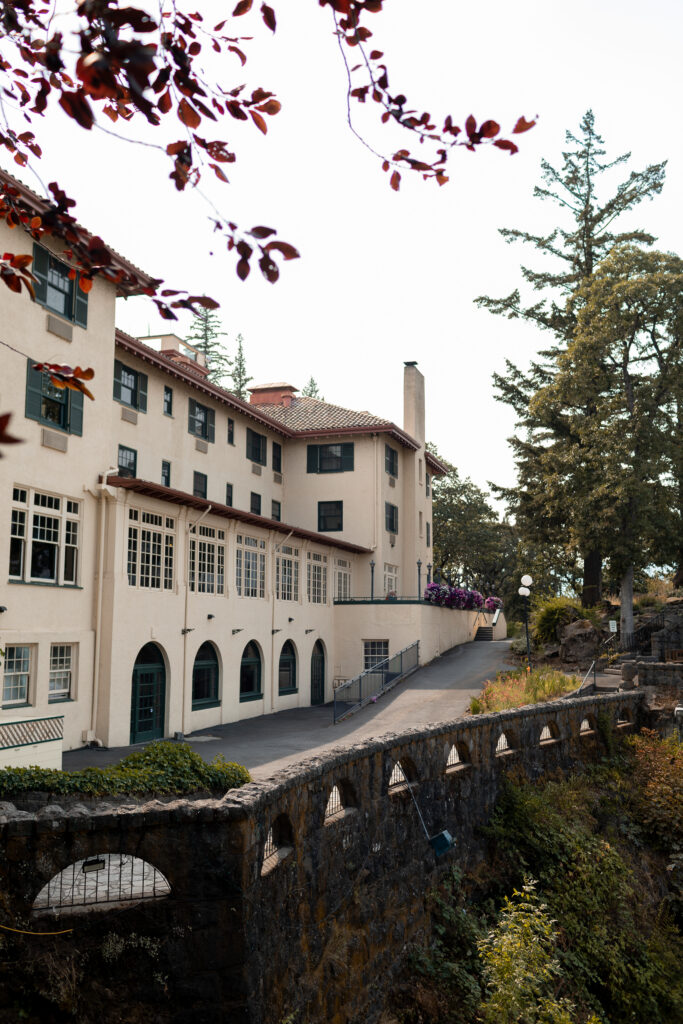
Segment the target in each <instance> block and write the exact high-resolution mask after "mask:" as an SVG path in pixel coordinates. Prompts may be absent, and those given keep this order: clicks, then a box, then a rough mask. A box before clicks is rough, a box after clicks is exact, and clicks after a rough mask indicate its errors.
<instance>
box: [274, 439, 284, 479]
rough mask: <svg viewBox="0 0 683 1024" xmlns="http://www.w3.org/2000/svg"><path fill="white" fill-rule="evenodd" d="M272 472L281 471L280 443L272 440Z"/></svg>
mask: <svg viewBox="0 0 683 1024" xmlns="http://www.w3.org/2000/svg"><path fill="white" fill-rule="evenodd" d="M273 472H274V473H281V472H282V445H281V444H278V443H277V441H273Z"/></svg>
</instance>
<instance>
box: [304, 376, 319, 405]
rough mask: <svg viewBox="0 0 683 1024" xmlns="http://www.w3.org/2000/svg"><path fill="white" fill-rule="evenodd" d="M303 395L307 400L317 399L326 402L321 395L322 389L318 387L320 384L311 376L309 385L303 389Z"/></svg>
mask: <svg viewBox="0 0 683 1024" xmlns="http://www.w3.org/2000/svg"><path fill="white" fill-rule="evenodd" d="M301 394H302V395H303V396H304V397H305V398H317V399H318V400H319V401H321V402H324V401H325V399H324V398H323V396H322V395H321V394H320V388H319V387H318V382H317V381H316V380H315V378H314V377H313V376H311V377H310V378H309V380H308V383H307V384H306V386H305V387H304V388H303V390H302V392H301Z"/></svg>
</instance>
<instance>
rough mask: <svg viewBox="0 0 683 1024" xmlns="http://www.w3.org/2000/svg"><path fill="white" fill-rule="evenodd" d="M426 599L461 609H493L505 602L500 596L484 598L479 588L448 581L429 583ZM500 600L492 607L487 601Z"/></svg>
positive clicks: (425, 594)
mask: <svg viewBox="0 0 683 1024" xmlns="http://www.w3.org/2000/svg"><path fill="white" fill-rule="evenodd" d="M423 596H424V599H425V601H428V602H429V603H430V604H438V605H440V606H441V607H442V608H456V609H458V610H460V611H476V610H478V609H479V608H486V609H487V611H492V610H494V609H495V608H499V607H502V604H503V602H502V601H501V600H500V598H498V597H493V598H490V597H489V598H487V599H486V601H485V600H484V596H483V594H480V593H479V591H478V590H469V589H467V588H466V587H450V586H448V584H446V583H428V584H427V586H426V588H425V592H424V595H423ZM489 601H493V602H498V603H497V604H494V605H493V607H491V606H490V605H489V604H488V603H487V602H489Z"/></svg>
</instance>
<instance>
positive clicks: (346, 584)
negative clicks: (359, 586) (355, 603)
mask: <svg viewBox="0 0 683 1024" xmlns="http://www.w3.org/2000/svg"><path fill="white" fill-rule="evenodd" d="M334 597H335V600H336V601H346V600H348V598H350V597H351V563H350V562H349V560H348V559H347V558H336V559H335V562H334Z"/></svg>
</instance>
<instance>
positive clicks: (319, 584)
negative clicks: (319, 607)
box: [307, 551, 327, 604]
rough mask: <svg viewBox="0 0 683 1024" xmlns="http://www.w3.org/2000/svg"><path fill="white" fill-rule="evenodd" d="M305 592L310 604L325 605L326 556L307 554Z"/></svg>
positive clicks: (313, 552) (313, 553)
mask: <svg viewBox="0 0 683 1024" xmlns="http://www.w3.org/2000/svg"><path fill="white" fill-rule="evenodd" d="M307 592H308V600H309V601H310V602H311V604H327V555H320V554H318V553H317V552H315V551H309V552H308V564H307Z"/></svg>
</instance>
